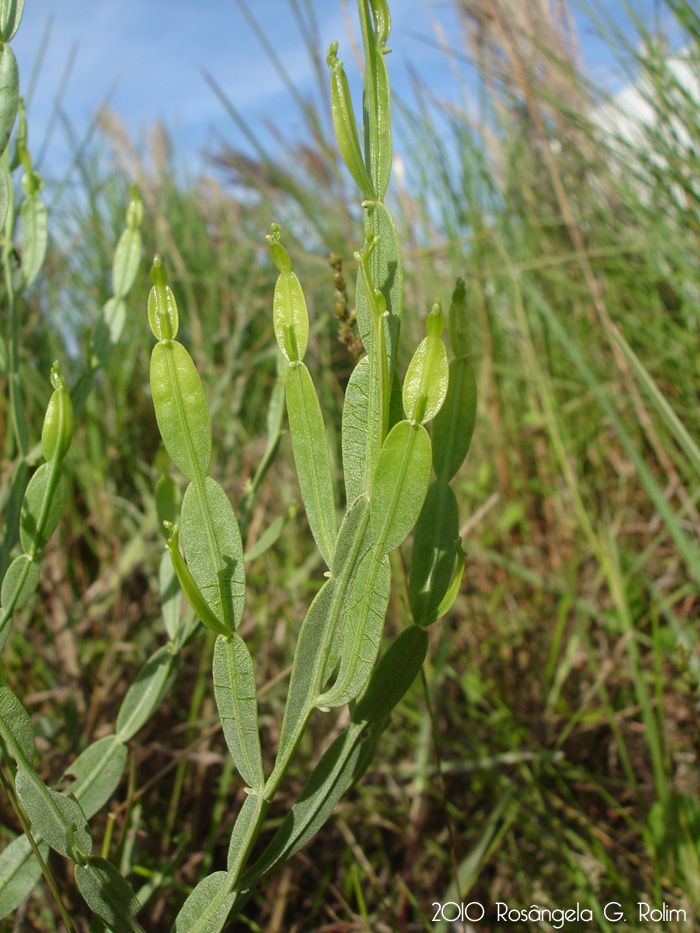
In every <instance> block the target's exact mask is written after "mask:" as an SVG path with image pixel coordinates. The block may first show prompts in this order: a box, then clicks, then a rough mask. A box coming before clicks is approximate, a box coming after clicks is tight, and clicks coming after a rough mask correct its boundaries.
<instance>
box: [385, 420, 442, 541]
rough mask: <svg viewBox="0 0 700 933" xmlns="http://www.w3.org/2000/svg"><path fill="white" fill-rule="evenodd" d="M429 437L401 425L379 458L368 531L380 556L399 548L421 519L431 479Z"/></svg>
mask: <svg viewBox="0 0 700 933" xmlns="http://www.w3.org/2000/svg"><path fill="white" fill-rule="evenodd" d="M430 467H431V456H430V437H429V436H428V432H427V431H426V430H425V428H424V427H423V426H422V425H420V424H417V425H411V424H409V423H408V421H400V422H399V423H398V424H397V425H396V426H395V427H394V428H392V429H391V431H390V433H389V435H388V437H387V439H386V440H385V441H384V445H383V447H382V449H381V452H380V454H379V459H378V461H377V467H376V470H375V472H374V479H373V480H372V489H371V492H370V528H371V530H372V534H373V536H374V542H375V544H376V546H377V548H378V549H379V551H380V552H383V553H384V554H388V552H389V551H393V549H394V548H396V547H398V546H399V545H400V544H401V543H402V541H403V540H404V539H405V537H406V535H407V534H408V533H409V531H410V530H411V529H412V528H413V526H414V525H415V523H416V520H417V519H418V516H419V515H420V510H421V508H422V506H423V500H424V499H425V494H426V492H427V490H428V481H429V479H430Z"/></svg>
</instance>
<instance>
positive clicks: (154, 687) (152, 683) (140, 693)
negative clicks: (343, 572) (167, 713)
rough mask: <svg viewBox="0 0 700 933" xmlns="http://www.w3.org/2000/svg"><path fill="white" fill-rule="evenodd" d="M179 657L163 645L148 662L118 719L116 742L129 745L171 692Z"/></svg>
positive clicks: (134, 683)
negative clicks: (130, 740) (169, 691)
mask: <svg viewBox="0 0 700 933" xmlns="http://www.w3.org/2000/svg"><path fill="white" fill-rule="evenodd" d="M179 663H180V659H179V656H178V655H177V654H175V653H174V652H173V651H172V650H171V649H170V648H169V647H168V645H163V647H162V648H159V649H158V651H156V652H155V654H153V655H151V657H150V658H149V659H148V661H146V663H145V664H144V666H143V667H142V668H141V670H140V672H139V674H138V676H137V677H136V680H135V681H134V682H133V684H132V685H131V686H130V687H129V689H128V691H127V694H126V696H125V697H124V702H123V703H122V705H121V709H120V710H119V714H118V716H117V731H116V734H115V736H114V738H115V739H116V741H117V742H121V743H126V742H128V741H129V739H131V738H132V737H133V736H134V735H136V733H137V732H138V731H139V729H140V728H141V727H142V726H143V725H144V723H146V722H148V720H149V719H150V718H151V716H152V715H153V713H154V712H155V710H156V709H158V706H159V705H160V702H161V700H162V699H163V697H164V696H165V694H166V693H167V692H168V690H169V689H170V686H171V684H172V682H173V679H174V677H175V674H176V673H177V669H178V666H179Z"/></svg>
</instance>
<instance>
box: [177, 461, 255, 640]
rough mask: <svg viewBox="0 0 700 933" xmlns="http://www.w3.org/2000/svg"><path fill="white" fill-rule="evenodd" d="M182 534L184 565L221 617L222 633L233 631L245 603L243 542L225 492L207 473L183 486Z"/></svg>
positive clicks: (214, 611) (241, 614)
mask: <svg viewBox="0 0 700 933" xmlns="http://www.w3.org/2000/svg"><path fill="white" fill-rule="evenodd" d="M182 538H183V547H184V552H185V558H186V559H187V565H188V567H189V568H190V570H191V572H192V576H193V577H194V579H195V581H196V583H197V585H198V586H199V588H200V590H201V592H202V595H203V596H204V599H205V600H206V602H207V605H209V606H210V607H211V609H212V611H213V613H214V615H215V616H216V617H217V618H218V619H220V620H221V621H223V623H224V625H225V627H226V629H227V632H226V634H228V632H231V631H234V630H235V629H237V628H238V626H239V625H240V623H241V618H242V616H243V607H244V604H245V561H244V559H243V543H242V541H241V532H240V529H239V527H238V522H237V521H236V516H235V514H234V511H233V508H232V506H231V503H230V501H229V498H228V496H227V495H226V493H225V492H224V490H223V489H222V488H221V486H219V484H218V483H217V482H216V481H215V480H213V479H212V478H211V477H209V476H208V477H206V479H205V480H204V482H203V483H201V484H200V483H192V484H191V485H190V486H188V487H187V489H186V490H185V496H184V498H183V500H182ZM202 621H204V620H202Z"/></svg>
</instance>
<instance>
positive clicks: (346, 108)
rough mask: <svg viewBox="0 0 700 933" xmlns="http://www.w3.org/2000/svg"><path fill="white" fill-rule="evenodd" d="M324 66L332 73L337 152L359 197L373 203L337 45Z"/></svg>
mask: <svg viewBox="0 0 700 933" xmlns="http://www.w3.org/2000/svg"><path fill="white" fill-rule="evenodd" d="M326 62H327V64H328V67H329V68H330V69H331V113H332V115H333V128H334V129H335V137H336V139H337V140H338V148H339V149H340V154H341V156H342V157H343V161H344V162H345V165H346V166H347V168H348V171H349V172H350V174H351V175H352V177H353V180H354V182H355V184H356V185H357V187H358V188H359V189H360V191H361V192H362V196H363V197H364V198H365V199H366V200H369V201H372V200H374V198H375V193H374V188H373V187H372V182H371V181H370V178H369V175H368V174H367V169H366V167H365V163H364V160H363V158H362V150H361V148H360V137H359V136H358V133H357V124H356V122H355V111H354V110H353V106H352V98H351V96H350V88H349V86H348V79H347V76H346V74H345V69H344V68H343V63H342V62H341V60H340V59H339V58H338V43H337V42H332V43H331V47H330V49H329V50H328V55H327V56H326Z"/></svg>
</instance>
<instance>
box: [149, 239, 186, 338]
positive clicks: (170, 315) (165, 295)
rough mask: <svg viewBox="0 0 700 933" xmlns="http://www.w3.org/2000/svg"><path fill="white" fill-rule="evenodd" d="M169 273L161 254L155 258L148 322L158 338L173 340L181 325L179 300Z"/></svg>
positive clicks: (152, 268) (152, 269) (152, 267)
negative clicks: (168, 282) (170, 284)
mask: <svg viewBox="0 0 700 933" xmlns="http://www.w3.org/2000/svg"><path fill="white" fill-rule="evenodd" d="M167 278H168V273H167V272H166V271H165V266H164V265H163V260H162V259H161V258H160V256H159V255H157V254H156V256H155V257H154V259H153V265H152V266H151V281H152V282H153V288H152V289H151V293H150V294H149V296H148V323H149V324H150V326H151V330H152V331H153V336H154V337H155V338H156V340H173V339H174V338H175V337H176V336H177V332H178V330H179V327H180V314H179V312H178V310H177V302H176V301H175V296H174V295H173V293H172V289H171V288H170V286H169V285H166V281H167Z"/></svg>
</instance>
